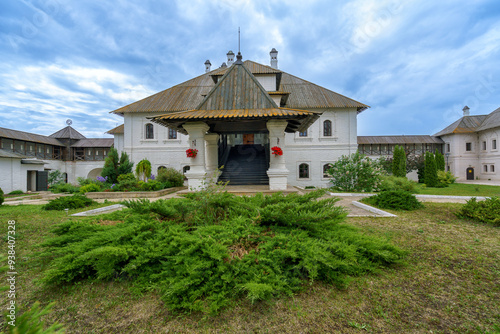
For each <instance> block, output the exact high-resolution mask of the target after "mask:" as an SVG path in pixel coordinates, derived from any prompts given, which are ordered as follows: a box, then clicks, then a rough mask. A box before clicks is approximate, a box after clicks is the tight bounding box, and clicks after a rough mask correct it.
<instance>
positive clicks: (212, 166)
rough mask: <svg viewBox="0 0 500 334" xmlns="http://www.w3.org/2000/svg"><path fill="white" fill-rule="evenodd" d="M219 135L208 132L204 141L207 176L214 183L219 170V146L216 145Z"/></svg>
mask: <svg viewBox="0 0 500 334" xmlns="http://www.w3.org/2000/svg"><path fill="white" fill-rule="evenodd" d="M218 140H219V135H218V134H216V133H210V134H206V135H205V142H206V156H205V159H206V170H207V178H208V179H209V180H210V181H211V182H214V183H217V179H218V178H219V174H220V171H219V170H218V168H219V150H218V148H219V146H218Z"/></svg>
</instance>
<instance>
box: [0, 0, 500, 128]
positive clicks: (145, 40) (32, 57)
mask: <svg viewBox="0 0 500 334" xmlns="http://www.w3.org/2000/svg"><path fill="white" fill-rule="evenodd" d="M238 27H241V52H242V54H243V58H244V59H251V60H254V61H257V62H260V63H263V64H269V51H270V50H271V48H273V47H274V48H276V49H277V50H278V51H279V54H278V61H279V67H280V69H282V70H284V71H286V72H288V73H290V74H293V75H296V76H298V77H301V78H303V79H306V80H309V81H311V82H314V83H317V84H319V85H321V86H324V87H326V88H328V89H331V90H333V91H336V92H338V93H341V94H343V95H346V96H348V97H351V98H353V99H355V100H358V101H360V102H363V103H365V104H368V105H370V106H371V108H370V109H368V110H366V111H364V112H363V113H362V114H360V115H359V117H358V134H359V135H401V134H406V135H411V134H433V133H436V132H437V131H439V130H440V129H442V128H444V127H445V126H446V125H448V124H450V123H451V122H453V121H455V120H456V119H458V118H459V117H460V116H461V113H462V111H461V109H462V108H463V106H464V105H468V106H469V107H470V108H471V114H487V113H489V112H491V111H493V110H494V109H496V108H498V107H500V5H499V3H498V0H468V1H458V0H441V1H434V0H405V1H398V0H353V1H331V0H317V1H314V0H308V1H303V0H301V1H279V0H275V1H271V2H270V1H267V0H256V1H251V0H240V1H239V0H231V1H230V0H218V1H217V0H214V1H203V0H190V1H186V0H178V1H148V0H141V1H118V0H115V1H100V0H93V1H71V2H70V1H62V0H41V1H23V0H9V1H1V3H0V127H6V128H12V129H16V130H22V131H28V132H34V133H40V134H45V135H49V134H51V133H53V132H55V131H57V130H59V129H60V128H62V127H64V126H65V121H66V120H67V119H72V120H73V126H74V127H75V128H76V129H77V130H78V131H80V132H81V133H83V134H84V135H86V136H87V137H105V136H106V135H104V132H106V131H107V130H109V129H111V128H113V127H115V126H116V125H119V124H121V123H122V119H121V117H119V116H115V115H112V114H109V111H111V110H114V109H117V108H119V107H121V106H124V105H127V104H129V103H131V102H134V101H136V100H138V99H141V98H143V97H146V96H149V95H151V94H153V93H156V92H158V91H161V90H163V89H166V88H169V87H171V86H173V85H176V84H178V83H181V82H183V81H185V80H188V79H190V78H192V77H194V76H197V75H199V74H202V73H203V72H204V65H203V63H204V62H205V60H207V59H209V60H210V61H211V62H212V69H214V68H215V67H218V66H220V64H222V62H224V61H226V53H227V51H228V50H233V51H237V48H238V42H237V41H238V32H237V31H238Z"/></svg>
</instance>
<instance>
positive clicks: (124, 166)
mask: <svg viewBox="0 0 500 334" xmlns="http://www.w3.org/2000/svg"><path fill="white" fill-rule="evenodd" d="M132 167H134V163H133V162H132V161H130V158H129V156H128V154H127V152H122V154H121V155H120V163H119V165H118V176H120V175H122V174H128V173H132Z"/></svg>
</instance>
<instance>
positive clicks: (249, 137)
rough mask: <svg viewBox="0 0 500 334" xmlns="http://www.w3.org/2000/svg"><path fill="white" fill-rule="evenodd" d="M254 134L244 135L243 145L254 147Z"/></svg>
mask: <svg viewBox="0 0 500 334" xmlns="http://www.w3.org/2000/svg"><path fill="white" fill-rule="evenodd" d="M253 137H254V134H253V133H248V134H244V135H243V145H253Z"/></svg>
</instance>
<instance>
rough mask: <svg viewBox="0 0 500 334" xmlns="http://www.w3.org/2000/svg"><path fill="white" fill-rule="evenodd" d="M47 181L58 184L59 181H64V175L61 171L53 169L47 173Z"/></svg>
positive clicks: (50, 183)
mask: <svg viewBox="0 0 500 334" xmlns="http://www.w3.org/2000/svg"><path fill="white" fill-rule="evenodd" d="M48 183H49V185H54V184H60V183H65V182H64V176H63V173H61V171H59V170H57V169H56V170H53V171H51V172H50V173H49V177H48Z"/></svg>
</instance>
